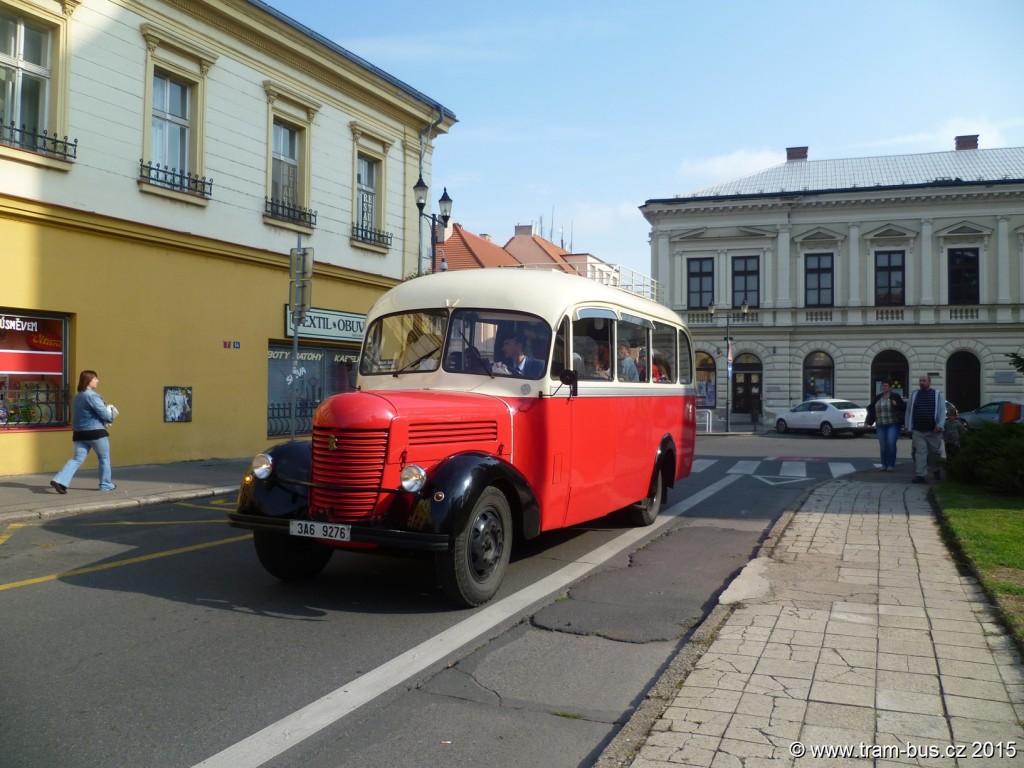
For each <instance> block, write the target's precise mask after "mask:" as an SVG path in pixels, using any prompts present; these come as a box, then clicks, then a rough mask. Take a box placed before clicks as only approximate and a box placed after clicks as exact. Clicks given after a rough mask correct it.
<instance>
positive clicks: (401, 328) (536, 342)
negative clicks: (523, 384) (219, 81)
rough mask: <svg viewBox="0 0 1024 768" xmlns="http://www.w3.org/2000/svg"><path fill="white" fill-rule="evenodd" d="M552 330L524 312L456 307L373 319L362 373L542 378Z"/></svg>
mask: <svg viewBox="0 0 1024 768" xmlns="http://www.w3.org/2000/svg"><path fill="white" fill-rule="evenodd" d="M550 347H551V329H550V328H548V326H547V324H546V323H545V322H544V321H542V320H541V319H540V318H538V317H536V316H534V315H530V314H527V313H525V312H508V311H502V310H486V309H484V310H470V309H457V310H454V311H453V312H452V313H451V315H448V314H447V313H446V312H445V311H443V310H430V311H416V312H406V313H401V314H395V315H388V316H386V317H382V318H380V319H379V320H377V321H375V322H374V323H373V324H372V325H371V326H370V327H369V328H368V329H367V332H366V344H365V347H364V350H363V357H362V361H361V363H360V372H361V373H362V374H363V375H381V374H391V375H393V376H398V375H400V374H403V373H408V372H414V371H436V370H437V369H438V368H439V367H441V368H443V369H444V370H445V371H447V372H450V373H468V374H475V375H481V376H489V377H492V378H493V377H496V376H514V377H521V378H528V379H540V378H543V376H544V375H545V373H546V372H547V368H548V357H549V355H550Z"/></svg>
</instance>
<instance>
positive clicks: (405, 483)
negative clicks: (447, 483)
mask: <svg viewBox="0 0 1024 768" xmlns="http://www.w3.org/2000/svg"><path fill="white" fill-rule="evenodd" d="M401 478H402V488H404V489H405V490H407V491H408V492H409V493H416V492H417V491H418V490H420V489H421V488H422V487H423V486H424V485H426V483H427V470H425V469H424V468H423V467H420V466H418V465H416V464H407V465H406V466H404V467H402V476H401Z"/></svg>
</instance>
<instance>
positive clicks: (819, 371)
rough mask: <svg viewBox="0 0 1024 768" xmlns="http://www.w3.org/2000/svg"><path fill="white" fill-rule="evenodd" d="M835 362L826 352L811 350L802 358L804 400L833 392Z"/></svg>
mask: <svg viewBox="0 0 1024 768" xmlns="http://www.w3.org/2000/svg"><path fill="white" fill-rule="evenodd" d="M835 369H836V367H835V363H834V362H833V361H832V357H831V356H830V355H829V354H828V353H826V352H812V353H811V354H809V355H808V356H807V357H805V358H804V372H803V376H804V379H803V381H804V387H803V389H804V400H810V399H811V398H815V397H832V393H833V392H835V387H834V384H835Z"/></svg>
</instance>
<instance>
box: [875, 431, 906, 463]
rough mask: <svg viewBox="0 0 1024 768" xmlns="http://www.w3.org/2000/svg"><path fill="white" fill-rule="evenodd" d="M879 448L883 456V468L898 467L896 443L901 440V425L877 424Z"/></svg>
mask: <svg viewBox="0 0 1024 768" xmlns="http://www.w3.org/2000/svg"><path fill="white" fill-rule="evenodd" d="M875 432H876V433H877V434H878V448H879V450H880V451H881V454H882V467H883V468H887V467H895V466H896V442H897V441H898V440H899V438H900V425H899V424H876V425H875Z"/></svg>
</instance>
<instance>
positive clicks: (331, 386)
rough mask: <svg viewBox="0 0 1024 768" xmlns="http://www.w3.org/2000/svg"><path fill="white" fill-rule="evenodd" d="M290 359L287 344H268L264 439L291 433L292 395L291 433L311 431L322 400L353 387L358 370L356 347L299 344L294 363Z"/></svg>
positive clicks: (289, 346)
mask: <svg viewBox="0 0 1024 768" xmlns="http://www.w3.org/2000/svg"><path fill="white" fill-rule="evenodd" d="M292 358H293V351H292V345H291V344H270V345H269V350H268V353H267V437H282V436H284V435H288V434H290V433H291V428H292V396H293V394H294V400H295V432H296V434H302V435H308V434H310V433H311V432H312V430H313V413H314V411H316V407H317V406H318V405H319V404H320V403H321V402H322V401H323V400H325V399H326V398H328V397H330V396H331V395H336V394H339V393H341V392H351V391H352V390H354V389H355V388H356V371H357V370H358V368H359V364H358V358H359V350H358V349H357V348H356V347H314V346H307V345H305V344H303V345H302V346H300V347H299V359H298V361H293V359H292ZM293 363H295V364H294V366H293ZM293 369H294V371H295V374H294V375H293ZM293 387H294V391H293Z"/></svg>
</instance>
